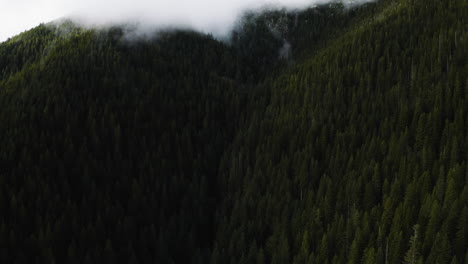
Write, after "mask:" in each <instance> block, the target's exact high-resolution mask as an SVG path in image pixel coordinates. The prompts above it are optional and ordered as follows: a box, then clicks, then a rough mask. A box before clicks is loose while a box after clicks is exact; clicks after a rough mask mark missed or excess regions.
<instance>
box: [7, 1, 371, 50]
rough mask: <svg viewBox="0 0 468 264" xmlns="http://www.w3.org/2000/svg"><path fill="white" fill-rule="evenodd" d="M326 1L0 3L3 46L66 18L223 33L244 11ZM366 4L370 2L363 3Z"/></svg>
mask: <svg viewBox="0 0 468 264" xmlns="http://www.w3.org/2000/svg"><path fill="white" fill-rule="evenodd" d="M324 1H327V0H0V42H1V41H4V40H6V39H7V38H9V37H12V36H14V35H17V34H19V33H21V32H23V31H25V30H28V29H31V28H33V27H35V26H37V25H39V24H40V23H47V22H50V21H53V20H56V19H59V18H63V17H74V18H79V19H80V20H81V21H83V22H85V23H86V24H90V25H92V24H96V25H102V24H108V23H123V22H128V21H133V22H140V23H144V24H148V25H150V26H165V25H183V26H191V27H193V28H194V29H197V30H200V31H204V32H211V33H214V34H218V33H224V32H225V31H227V30H229V28H230V27H231V26H232V25H233V23H234V22H235V20H236V18H237V17H238V15H239V14H240V13H241V12H242V11H244V10H245V9H256V8H260V7H264V6H282V7H288V8H303V7H306V6H310V5H313V4H314V3H318V2H324ZM360 1H367V0H360Z"/></svg>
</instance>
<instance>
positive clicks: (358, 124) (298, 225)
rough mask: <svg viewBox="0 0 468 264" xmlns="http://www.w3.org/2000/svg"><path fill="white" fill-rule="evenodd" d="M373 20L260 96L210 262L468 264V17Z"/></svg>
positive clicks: (228, 177)
mask: <svg viewBox="0 0 468 264" xmlns="http://www.w3.org/2000/svg"><path fill="white" fill-rule="evenodd" d="M377 10H378V13H376V14H374V16H373V17H371V18H370V19H368V20H362V21H361V22H360V23H359V24H356V25H354V26H353V27H351V28H349V31H348V32H346V33H345V34H343V35H341V36H339V37H337V38H336V39H334V40H332V41H330V42H328V46H326V47H324V48H323V49H321V50H319V51H318V52H316V54H315V55H313V56H312V58H307V59H306V60H304V61H303V62H302V63H301V64H299V65H297V66H295V67H294V68H293V69H291V70H287V71H286V73H284V74H282V75H281V76H280V77H279V78H274V79H271V80H270V81H267V82H265V83H264V84H263V86H264V87H265V88H264V90H265V91H269V97H268V99H266V100H265V103H264V104H261V105H259V106H258V107H257V108H256V110H255V111H254V112H253V113H252V119H251V120H250V122H248V123H247V124H246V125H245V126H244V127H243V129H241V130H240V131H239V132H238V135H237V137H236V140H235V143H234V144H233V147H232V149H231V150H230V151H228V152H227V154H226V155H225V157H224V158H223V162H222V170H221V171H222V172H223V173H222V175H221V177H220V182H222V184H221V187H222V190H223V191H222V192H223V193H225V201H224V205H223V207H222V209H220V210H219V212H218V216H219V217H218V221H219V222H218V223H219V228H218V235H217V240H216V245H215V249H214V254H213V261H212V263H402V262H404V263H465V262H464V261H468V259H467V255H466V254H467V252H468V251H467V244H466V242H467V227H468V219H467V213H468V211H467V210H468V207H467V204H468V184H467V177H468V174H467V168H466V167H467V155H468V153H467V150H468V145H467V143H468V140H467V135H468V131H467V126H466V122H467V118H468V116H467V111H468V105H467V99H466V91H467V88H468V86H467V76H468V72H467V67H466V62H467V57H466V48H467V47H468V45H467V37H468V36H467V34H466V28H465V25H466V21H465V17H464V14H466V11H467V8H466V5H465V4H462V3H461V2H457V1H405V2H403V1H385V2H380V6H379V7H378V8H377ZM255 103H256V102H255ZM413 227H418V229H417V231H414V230H413ZM416 234H417V235H416ZM410 237H413V240H410ZM410 241H413V242H410ZM410 246H411V250H412V251H410ZM407 252H408V253H407ZM411 252H413V253H415V254H411ZM405 254H406V255H405ZM413 257H414V258H413Z"/></svg>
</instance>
